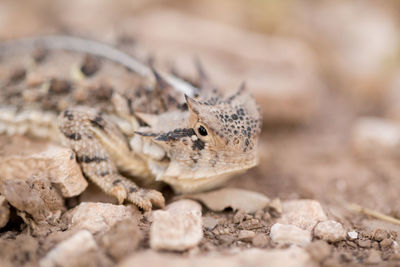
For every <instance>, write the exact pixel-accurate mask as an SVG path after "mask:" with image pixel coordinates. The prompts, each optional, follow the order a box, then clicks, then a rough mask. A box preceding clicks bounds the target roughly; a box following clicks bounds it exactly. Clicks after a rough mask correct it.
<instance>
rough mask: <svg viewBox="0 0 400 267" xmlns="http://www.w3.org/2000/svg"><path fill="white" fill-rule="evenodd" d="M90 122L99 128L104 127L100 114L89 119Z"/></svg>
mask: <svg viewBox="0 0 400 267" xmlns="http://www.w3.org/2000/svg"><path fill="white" fill-rule="evenodd" d="M90 124H92V126H93V127H96V128H99V129H102V130H103V129H104V125H103V124H104V120H103V118H102V117H101V115H97V116H96V117H95V118H94V119H93V120H90Z"/></svg>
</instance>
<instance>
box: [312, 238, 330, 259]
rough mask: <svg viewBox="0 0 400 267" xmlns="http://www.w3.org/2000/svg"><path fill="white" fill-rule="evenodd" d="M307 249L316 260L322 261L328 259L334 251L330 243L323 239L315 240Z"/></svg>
mask: <svg viewBox="0 0 400 267" xmlns="http://www.w3.org/2000/svg"><path fill="white" fill-rule="evenodd" d="M306 250H307V252H308V253H309V254H310V256H311V257H312V258H313V259H314V260H316V261H317V262H320V263H321V262H323V261H324V260H325V259H327V258H328V257H329V256H330V255H331V252H332V248H331V247H330V246H329V244H328V243H326V242H325V241H322V240H316V241H313V242H312V243H310V244H309V245H308V246H307V247H306Z"/></svg>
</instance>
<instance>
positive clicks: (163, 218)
mask: <svg viewBox="0 0 400 267" xmlns="http://www.w3.org/2000/svg"><path fill="white" fill-rule="evenodd" d="M229 236H230V235H229ZM202 238H203V229H202V219H201V206H200V204H199V203H197V202H195V201H193V200H187V199H184V200H179V201H176V202H173V203H171V204H169V205H168V206H167V207H166V210H156V211H154V212H153V223H152V225H151V228H150V246H151V248H152V249H155V250H174V251H184V250H187V249H191V248H194V247H196V246H197V245H198V244H199V242H200V241H201V239H202Z"/></svg>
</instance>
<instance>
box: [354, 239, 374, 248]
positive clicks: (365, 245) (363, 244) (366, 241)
mask: <svg viewBox="0 0 400 267" xmlns="http://www.w3.org/2000/svg"><path fill="white" fill-rule="evenodd" d="M357 244H358V245H359V246H360V247H362V248H370V247H371V240H369V239H361V240H358V242H357Z"/></svg>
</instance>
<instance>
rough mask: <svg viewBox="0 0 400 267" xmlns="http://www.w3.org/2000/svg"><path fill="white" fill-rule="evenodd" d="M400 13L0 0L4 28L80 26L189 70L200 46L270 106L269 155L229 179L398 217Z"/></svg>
mask: <svg viewBox="0 0 400 267" xmlns="http://www.w3.org/2000/svg"><path fill="white" fill-rule="evenodd" d="M399 13H400V2H398V1H394V0H392V1H389V0H387V1H373V0H370V1H368V0H363V1H344V0H343V1H340V0H339V1H333V0H332V1H309V0H307V1H306V0H294V1H281V0H241V1H240V0H237V1H231V0H218V1H214V0H205V1H194V0H136V1H132V0H120V1H109V0H70V1H56V0H31V1H27V0H25V1H16V0H1V1H0V39H2V40H4V39H10V38H18V37H25V36H32V35H43V34H52V33H62V34H71V35H77V36H81V37H85V38H89V39H95V40H99V41H103V42H106V43H109V44H113V45H115V46H117V47H119V48H121V49H123V50H124V51H127V52H129V53H132V54H133V55H135V56H137V57H138V58H141V59H146V58H148V57H152V58H153V59H154V61H155V63H156V65H157V66H159V68H164V69H170V70H174V71H176V72H178V73H181V74H182V75H185V76H189V77H190V76H193V75H194V71H195V68H194V65H193V59H194V58H196V57H197V58H200V60H201V61H202V62H203V65H204V66H205V68H206V71H207V72H208V74H209V76H210V77H211V79H212V81H213V82H214V84H215V85H217V86H218V87H220V88H221V89H223V90H235V89H236V88H237V87H238V86H239V84H240V83H241V82H242V81H246V83H247V85H248V89H249V90H250V91H251V92H252V93H253V94H254V96H255V97H256V100H257V102H258V103H259V105H260V106H261V108H262V110H263V117H264V130H263V134H262V138H261V142H260V154H261V164H260V166H259V167H257V168H255V169H253V170H251V171H250V172H248V173H246V174H244V175H242V176H240V177H238V178H237V179H234V180H233V181H232V182H230V186H240V187H243V188H247V189H251V190H256V191H260V192H263V193H265V194H267V195H268V196H270V197H281V198H283V199H291V198H314V199H318V200H319V201H321V202H322V203H324V204H335V205H336V204H340V203H344V202H356V203H359V204H361V205H364V206H366V207H369V208H374V209H378V210H380V211H382V212H385V213H387V214H390V215H392V216H395V217H400V205H398V204H399V200H398V195H399V192H400V183H399V176H400V172H399V166H398V165H399V164H398V160H399V152H400V150H399V147H400V105H399V103H400V60H399V59H400V43H399V41H400V39H399V38H400V36H399V23H400V19H399V18H400V16H399V15H400V14H399ZM337 207H340V205H337Z"/></svg>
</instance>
